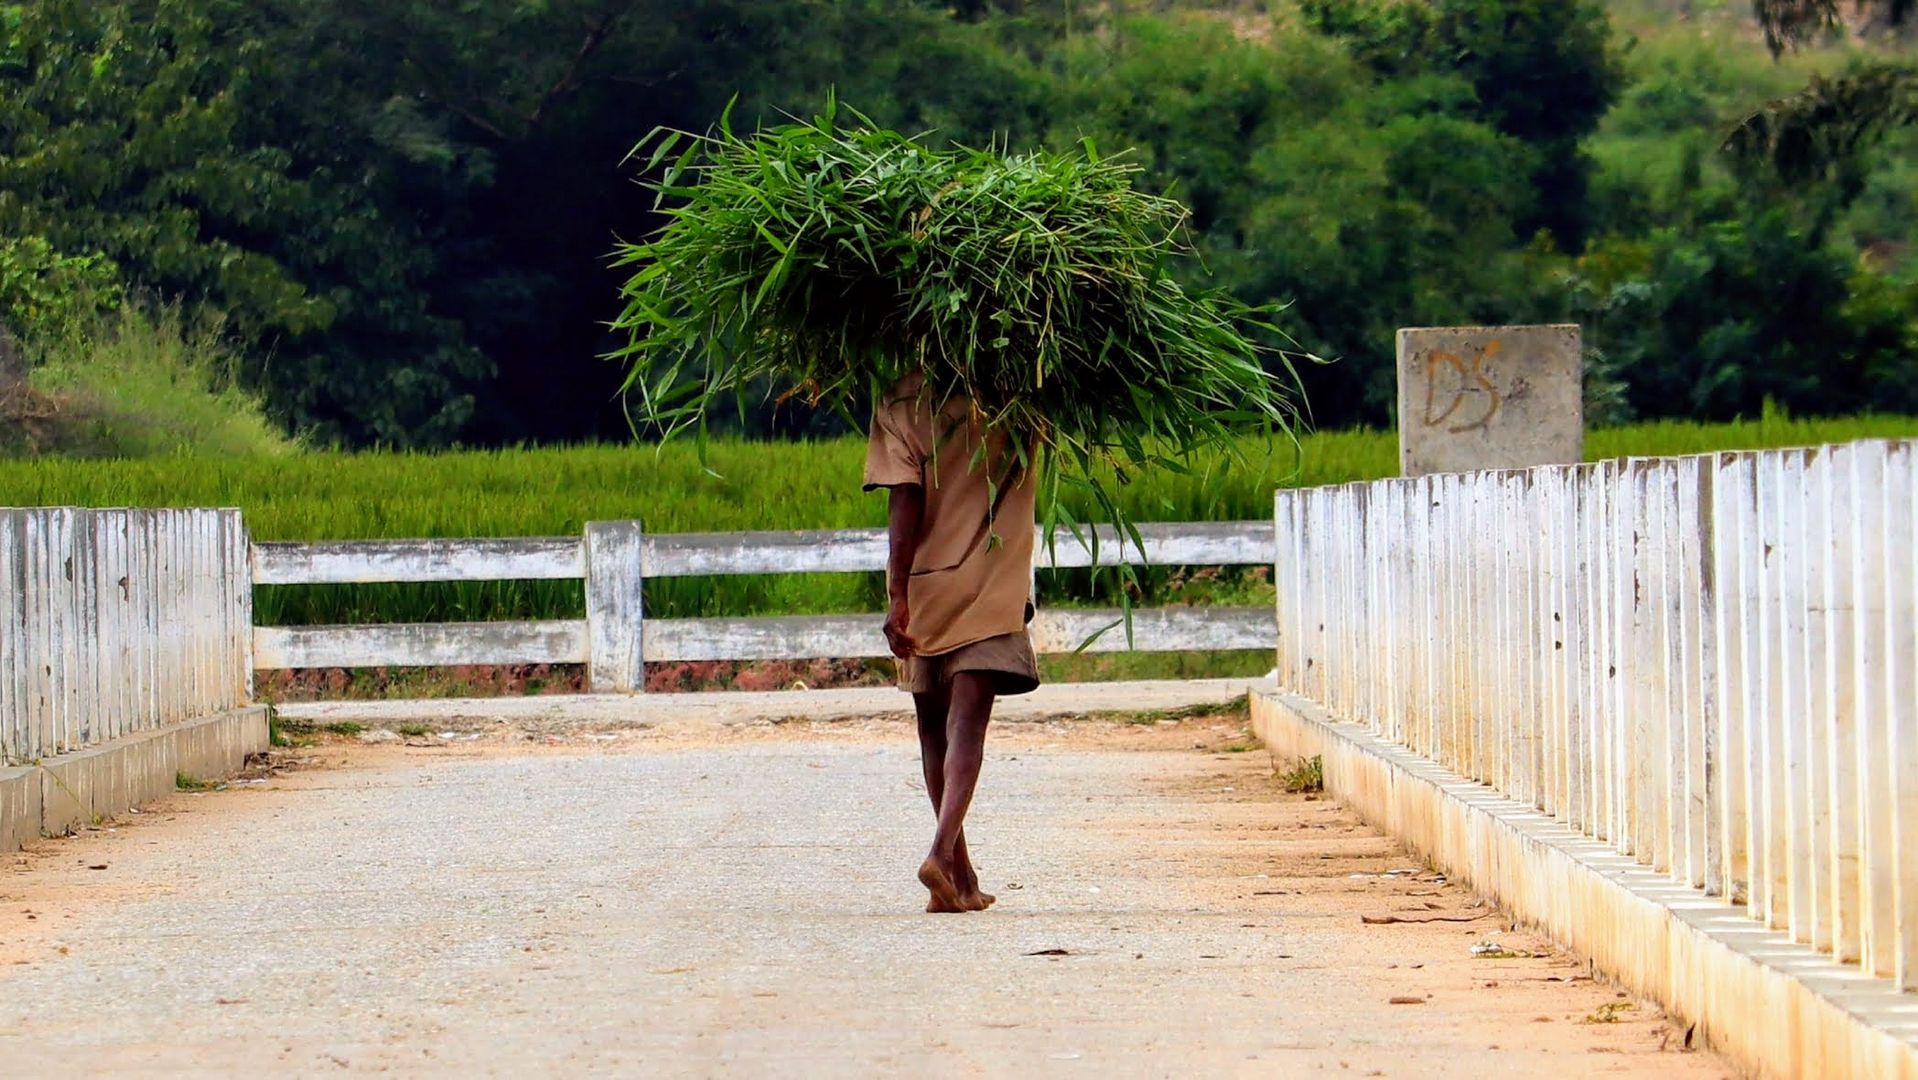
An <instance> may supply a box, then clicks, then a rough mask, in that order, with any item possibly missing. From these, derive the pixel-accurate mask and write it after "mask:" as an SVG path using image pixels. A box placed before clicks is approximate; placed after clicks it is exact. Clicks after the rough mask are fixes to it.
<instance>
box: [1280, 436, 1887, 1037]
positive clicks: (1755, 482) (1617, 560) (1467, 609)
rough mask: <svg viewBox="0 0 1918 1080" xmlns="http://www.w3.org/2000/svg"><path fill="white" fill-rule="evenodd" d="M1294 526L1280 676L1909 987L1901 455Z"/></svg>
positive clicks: (1449, 488)
mask: <svg viewBox="0 0 1918 1080" xmlns="http://www.w3.org/2000/svg"><path fill="white" fill-rule="evenodd" d="M1277 525H1278V534H1277V546H1278V573H1277V584H1278V595H1279V679H1280V683H1281V685H1282V686H1283V687H1285V688H1286V689H1288V690H1291V691H1293V692H1294V693H1298V694H1300V695H1302V696H1305V697H1309V698H1313V699H1315V700H1317V701H1319V702H1320V703H1322V704H1323V705H1325V706H1326V707H1327V708H1328V709H1330V710H1331V711H1332V712H1333V713H1335V714H1337V715H1339V716H1340V717H1341V718H1343V719H1346V720H1349V721H1354V722H1358V723H1361V724H1364V725H1366V726H1367V727H1369V728H1371V729H1372V730H1373V731H1374V732H1375V733H1377V734H1379V735H1381V736H1383V737H1385V738H1388V739H1391V740H1394V741H1397V742H1400V743H1402V744H1404V745H1405V746H1406V747H1408V748H1409V749H1411V750H1413V751H1415V752H1417V753H1420V754H1423V755H1425V756H1427V757H1429V758H1432V759H1434V760H1436V761H1438V762H1439V763H1441V764H1443V765H1445V766H1446V767H1448V768H1450V769H1452V770H1453V771H1455V772H1458V773H1461V774H1463V775H1465V776H1468V777H1471V778H1473V779H1476V780H1479V781H1482V782H1484V783H1486V784H1488V785H1490V786H1492V787H1493V788H1496V789H1497V790H1499V791H1500V792H1502V793H1504V794H1505V795H1507V796H1509V797H1511V798H1513V799H1515V800H1519V801H1521V802H1524V803H1528V804H1531V805H1533V806H1535V807H1536V808H1537V809H1539V810H1540V811H1542V812H1544V813H1546V814H1549V815H1551V816H1553V817H1555V818H1557V819H1559V820H1561V821H1563V822H1565V823H1567V824H1569V825H1571V826H1572V827H1574V828H1576V829H1579V830H1581V831H1583V832H1585V833H1586V834H1588V835H1590V836H1593V837H1596V838H1599V839H1601V840H1604V841H1607V842H1610V843H1612V844H1613V845H1615V846H1616V848H1617V849H1618V850H1619V851H1620V852H1621V853H1624V854H1629V855H1632V856H1634V857H1635V858H1636V859H1637V860H1638V861H1639V862H1640V863H1643V864H1646V865H1649V866H1651V867H1654V868H1656V869H1659V870H1663V871H1667V872H1669V873H1670V875H1671V877H1672V878H1673V879H1674V880H1675V881H1676V882H1678V883H1682V884H1687V885H1691V886H1695V887H1698V888H1700V889H1703V890H1705V891H1707V892H1709V893H1711V894H1714V895H1719V896H1725V897H1728V898H1730V899H1732V900H1733V901H1742V902H1745V903H1747V904H1748V905H1749V907H1748V910H1749V913H1750V915H1751V916H1752V918H1754V919H1757V920H1760V921H1762V922H1764V923H1765V924H1766V925H1768V926H1771V927H1774V928H1777V929H1781V930H1785V931H1788V932H1789V933H1790V934H1791V935H1792V936H1793V937H1794V938H1795V939H1797V940H1799V941H1801V942H1804V943H1807V944H1810V945H1813V946H1815V947H1817V948H1820V949H1823V950H1827V951H1829V952H1831V953H1832V954H1833V955H1835V956H1836V957H1837V958H1838V959H1840V960H1843V961H1856V962H1858V963H1859V964H1860V965H1861V966H1862V968H1863V970H1864V971H1865V972H1866V973H1869V974H1872V975H1881V976H1888V977H1892V978H1895V979H1897V980H1898V983H1899V985H1900V986H1902V987H1904V988H1906V989H1913V988H1918V687H1915V685H1914V676H1918V640H1915V639H1914V620H1915V619H1918V468H1915V467H1914V451H1913V447H1912V446H1911V445H1909V444H1906V443H1896V442H1894V443H1887V442H1862V443H1856V444H1851V445H1846V446H1835V447H1823V448H1819V449H1812V450H1796V451H1781V452H1767V453H1752V454H1745V453H1739V454H1720V455H1709V456H1703V457H1686V458H1665V459H1630V460H1626V461H1620V462H1605V463H1599V464H1593V465H1583V466H1563V467H1558V466H1554V467H1546V468H1537V469H1529V470H1523V471H1515V472H1497V473H1473V474H1458V475H1441V476H1430V477H1423V478H1419V479H1414V480H1384V481H1377V482H1373V483H1363V484H1349V485H1344V486H1340V487H1328V488H1318V489H1313V490H1306V491H1286V492H1280V493H1279V495H1278V497H1277ZM1753 1022H1754V1023H1761V1022H1764V1021H1763V1020H1762V1018H1758V1017H1754V1019H1753Z"/></svg>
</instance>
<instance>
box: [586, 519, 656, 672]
mask: <svg viewBox="0 0 1918 1080" xmlns="http://www.w3.org/2000/svg"><path fill="white" fill-rule="evenodd" d="M643 549H644V535H643V533H642V531H641V529H640V524H639V522H637V521H590V522H587V523H586V544H585V564H586V641H587V662H586V664H587V682H588V684H589V685H590V686H591V688H592V691H593V693H596V694H608V693H610V694H637V693H641V692H643V691H644V690H645V689H646V663H645V651H644V649H643V647H642V644H643V642H644V627H643V624H644V620H645V603H644V593H643V590H642V583H643V581H644V577H643V574H644V567H643V565H642V557H643V554H644V550H643Z"/></svg>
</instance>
